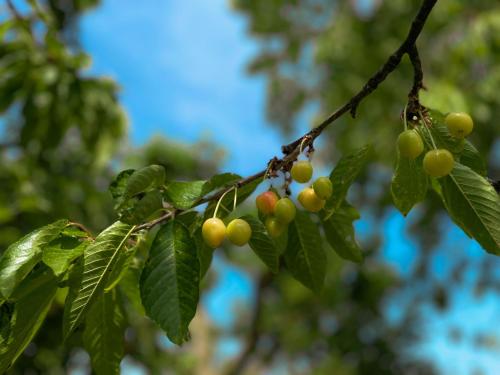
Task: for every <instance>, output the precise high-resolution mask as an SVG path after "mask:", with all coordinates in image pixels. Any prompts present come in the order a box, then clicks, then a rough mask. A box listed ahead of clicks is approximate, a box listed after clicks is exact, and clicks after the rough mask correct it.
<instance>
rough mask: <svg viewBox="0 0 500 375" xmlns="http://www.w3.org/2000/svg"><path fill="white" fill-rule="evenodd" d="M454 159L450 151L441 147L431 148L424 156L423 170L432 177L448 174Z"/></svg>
mask: <svg viewBox="0 0 500 375" xmlns="http://www.w3.org/2000/svg"><path fill="white" fill-rule="evenodd" d="M454 165H455V160H454V159H453V155H452V154H451V152H450V151H448V150H446V149H444V148H442V149H437V150H431V151H429V152H427V154H425V156H424V161H423V167H424V171H425V172H426V173H427V174H428V175H430V176H432V177H444V176H447V175H448V174H450V172H451V171H452V170H453V166H454Z"/></svg>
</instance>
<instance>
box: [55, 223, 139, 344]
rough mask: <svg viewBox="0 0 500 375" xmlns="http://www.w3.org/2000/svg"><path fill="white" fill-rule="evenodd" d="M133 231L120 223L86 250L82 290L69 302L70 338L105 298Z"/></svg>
mask: <svg viewBox="0 0 500 375" xmlns="http://www.w3.org/2000/svg"><path fill="white" fill-rule="evenodd" d="M133 228H134V227H132V226H130V225H128V224H124V223H122V222H119V221H118V222H116V223H114V224H113V225H111V226H110V227H108V228H107V229H106V230H104V231H103V232H102V233H101V234H99V236H97V238H96V239H95V241H94V243H92V244H91V245H89V246H88V247H87V248H86V249H85V251H84V257H83V273H82V275H81V281H80V285H79V287H78V288H77V289H78V291H76V293H74V295H72V298H71V299H70V300H68V301H67V302H66V303H67V304H69V306H68V309H69V311H68V313H67V314H66V320H65V325H64V334H65V337H66V338H67V337H68V336H69V335H70V334H71V333H72V332H73V331H74V330H75V328H76V327H77V326H78V325H79V324H80V323H81V322H82V321H83V318H84V317H85V314H86V313H87V312H88V310H89V309H90V307H91V306H92V303H93V302H94V301H95V299H96V298H97V297H98V296H100V295H102V293H103V291H104V288H105V287H106V285H107V283H108V280H109V275H110V273H111V271H112V269H113V267H114V266H115V264H116V261H117V260H118V257H119V254H120V252H121V251H125V244H126V242H127V239H128V238H129V236H130V235H131V233H132V230H133ZM68 297H69V295H68Z"/></svg>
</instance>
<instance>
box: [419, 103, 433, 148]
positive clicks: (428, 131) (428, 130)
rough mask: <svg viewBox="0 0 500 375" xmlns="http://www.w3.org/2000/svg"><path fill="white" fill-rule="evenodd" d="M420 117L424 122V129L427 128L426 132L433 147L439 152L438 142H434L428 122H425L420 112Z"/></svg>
mask: <svg viewBox="0 0 500 375" xmlns="http://www.w3.org/2000/svg"><path fill="white" fill-rule="evenodd" d="M418 115H419V116H420V120H421V121H422V125H423V127H424V128H425V130H427V133H428V134H429V138H430V139H431V142H432V147H434V150H437V146H436V142H434V137H433V136H432V132H431V130H430V129H429V128H428V127H427V122H426V121H425V118H424V115H423V114H422V111H418Z"/></svg>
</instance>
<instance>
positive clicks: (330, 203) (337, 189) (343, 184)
mask: <svg viewBox="0 0 500 375" xmlns="http://www.w3.org/2000/svg"><path fill="white" fill-rule="evenodd" d="M370 151H371V146H370V145H367V146H365V147H363V148H361V149H359V150H356V151H355V152H353V153H351V154H348V155H345V156H343V157H342V158H341V159H340V160H339V162H338V163H337V165H336V166H335V168H334V169H333V171H332V173H331V174H330V181H331V182H332V187H333V194H332V196H331V197H330V198H329V199H328V200H327V202H326V204H325V210H326V211H327V212H333V211H335V210H336V209H338V208H339V207H340V206H341V205H342V202H343V201H344V199H345V197H346V195H347V191H348V190H349V187H350V186H351V184H352V183H353V182H354V180H355V179H356V177H357V176H358V175H359V173H360V172H361V170H362V169H363V167H364V165H365V164H366V162H367V161H368V157H369V155H370Z"/></svg>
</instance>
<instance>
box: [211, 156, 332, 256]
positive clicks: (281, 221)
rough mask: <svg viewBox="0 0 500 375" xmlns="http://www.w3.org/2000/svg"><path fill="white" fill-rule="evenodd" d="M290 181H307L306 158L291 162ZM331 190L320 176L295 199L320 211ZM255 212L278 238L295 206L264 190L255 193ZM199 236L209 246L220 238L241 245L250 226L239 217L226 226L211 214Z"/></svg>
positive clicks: (248, 235) (249, 234)
mask: <svg viewBox="0 0 500 375" xmlns="http://www.w3.org/2000/svg"><path fill="white" fill-rule="evenodd" d="M290 175H291V177H292V179H293V180H295V181H297V182H299V183H306V182H309V181H310V180H311V177H312V175H313V167H312V165H311V163H310V162H309V161H307V160H301V161H297V162H295V163H294V165H293V166H292V169H291V170H290ZM332 193H333V187H332V183H331V181H330V179H329V178H328V177H320V178H318V179H317V180H316V181H314V183H313V184H312V186H311V187H306V188H305V189H303V190H302V191H301V192H300V194H299V195H298V201H299V202H300V204H301V205H302V207H304V209H306V210H307V211H310V212H318V211H320V210H321V209H322V208H323V207H324V206H325V203H326V200H327V199H328V198H330V196H331V195H332ZM255 204H256V206H257V209H258V210H259V212H260V213H261V214H262V215H263V217H264V218H265V220H264V224H265V227H266V230H267V233H268V234H269V236H270V237H273V238H276V237H279V236H280V235H281V234H282V233H283V232H284V231H285V229H286V228H287V226H288V225H289V224H290V223H291V222H292V221H293V219H294V218H295V214H296V207H295V204H294V203H293V201H292V200H291V199H290V198H288V197H283V198H280V197H279V196H278V195H277V194H276V193H275V192H274V191H272V190H268V191H266V192H264V193H262V194H259V196H257V198H256V200H255ZM202 235H203V239H204V241H205V243H206V244H207V245H208V246H210V247H212V248H216V247H219V246H220V245H221V244H222V242H223V241H224V239H225V238H226V237H227V239H228V240H229V241H230V242H231V243H232V244H234V245H237V246H243V245H245V244H246V243H248V241H249V240H250V238H251V237H252V228H251V227H250V225H249V224H248V223H247V222H246V221H245V220H243V219H234V220H232V221H231V222H230V223H229V224H228V225H227V227H226V225H225V224H224V222H223V221H222V220H221V219H219V218H218V217H216V215H214V217H213V218H210V219H207V220H205V222H204V223H203V226H202Z"/></svg>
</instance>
